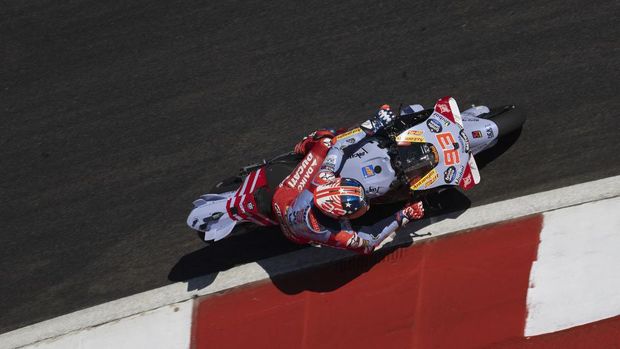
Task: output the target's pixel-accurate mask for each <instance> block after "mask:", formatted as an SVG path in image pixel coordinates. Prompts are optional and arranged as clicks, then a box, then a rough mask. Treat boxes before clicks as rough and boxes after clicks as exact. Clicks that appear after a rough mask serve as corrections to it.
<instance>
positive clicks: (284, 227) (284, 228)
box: [273, 203, 295, 239]
mask: <svg viewBox="0 0 620 349" xmlns="http://www.w3.org/2000/svg"><path fill="white" fill-rule="evenodd" d="M273 209H274V210H275V211H276V218H278V222H279V223H280V228H281V229H282V232H283V233H284V235H285V236H287V237H289V238H292V239H294V237H295V234H293V232H292V231H291V228H290V227H289V226H288V224H286V222H285V221H284V217H283V216H282V211H280V206H278V204H275V203H274V204H273ZM286 209H288V206H287V208H286Z"/></svg>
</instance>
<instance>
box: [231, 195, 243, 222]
mask: <svg viewBox="0 0 620 349" xmlns="http://www.w3.org/2000/svg"><path fill="white" fill-rule="evenodd" d="M237 200H239V197H238V196H233V198H232V199H231V200H230V206H228V207H230V212H236V211H237V210H234V211H233V208H235V205H236V204H237ZM232 215H233V217H234V219H235V220H237V221H242V220H243V218H241V216H239V214H238V213H233V214H232Z"/></svg>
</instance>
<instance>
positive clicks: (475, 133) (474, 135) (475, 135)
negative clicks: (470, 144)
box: [471, 131, 482, 138]
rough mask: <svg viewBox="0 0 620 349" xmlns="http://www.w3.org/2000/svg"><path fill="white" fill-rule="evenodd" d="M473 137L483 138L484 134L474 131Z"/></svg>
mask: <svg viewBox="0 0 620 349" xmlns="http://www.w3.org/2000/svg"><path fill="white" fill-rule="evenodd" d="M471 135H472V136H473V137H474V138H482V132H480V131H473V132H472V133H471Z"/></svg>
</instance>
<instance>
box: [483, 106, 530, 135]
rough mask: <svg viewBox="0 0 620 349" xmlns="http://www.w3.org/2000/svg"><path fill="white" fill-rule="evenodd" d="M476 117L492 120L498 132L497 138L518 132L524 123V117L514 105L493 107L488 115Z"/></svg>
mask: <svg viewBox="0 0 620 349" xmlns="http://www.w3.org/2000/svg"><path fill="white" fill-rule="evenodd" d="M478 117H479V118H483V119H490V120H493V122H494V123H495V124H496V125H497V128H498V130H499V134H498V137H502V136H505V135H507V134H509V133H513V132H515V131H517V130H520V129H521V127H523V124H524V123H525V115H524V114H523V113H522V111H521V110H518V109H516V108H515V106H514V105H505V106H502V107H493V108H490V111H489V112H488V113H486V114H482V115H478Z"/></svg>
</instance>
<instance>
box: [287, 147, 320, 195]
mask: <svg viewBox="0 0 620 349" xmlns="http://www.w3.org/2000/svg"><path fill="white" fill-rule="evenodd" d="M317 165H318V162H317V161H316V158H315V157H314V155H312V153H308V155H306V157H305V158H304V160H303V161H302V162H301V164H300V165H299V166H297V169H296V170H295V172H294V173H293V174H292V175H290V176H289V178H288V180H287V181H286V184H287V185H288V186H289V187H290V188H297V190H298V191H302V190H304V188H305V187H306V184H307V183H308V180H309V179H310V176H311V175H312V173H314V170H315V168H316V166H317Z"/></svg>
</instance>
